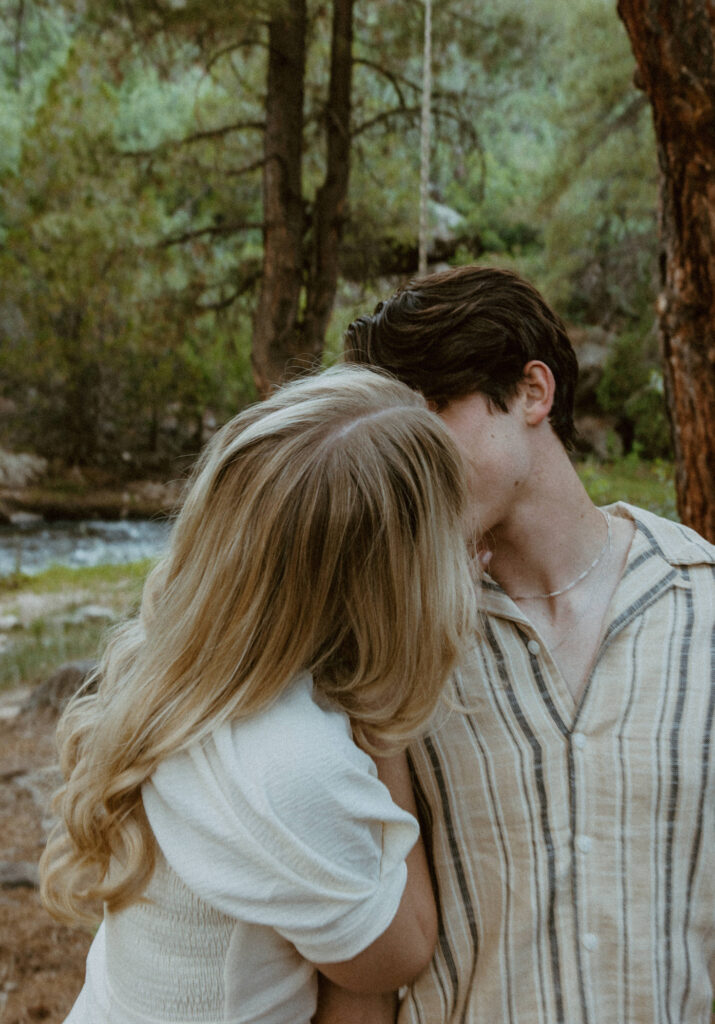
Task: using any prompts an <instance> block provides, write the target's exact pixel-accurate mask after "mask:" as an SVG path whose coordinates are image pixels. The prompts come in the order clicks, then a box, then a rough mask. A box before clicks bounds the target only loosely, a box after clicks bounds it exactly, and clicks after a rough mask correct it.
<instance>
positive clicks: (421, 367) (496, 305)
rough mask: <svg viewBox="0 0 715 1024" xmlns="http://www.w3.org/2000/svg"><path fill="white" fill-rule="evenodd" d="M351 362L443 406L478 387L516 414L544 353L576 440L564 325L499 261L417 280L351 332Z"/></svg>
mask: <svg viewBox="0 0 715 1024" xmlns="http://www.w3.org/2000/svg"><path fill="white" fill-rule="evenodd" d="M344 344H345V359H346V360H347V361H348V362H353V363H361V364H364V365H368V366H378V367H382V368H383V369H385V370H388V371H389V372H390V373H392V374H394V375H395V376H396V377H398V378H399V379H400V380H402V381H404V382H405V383H406V384H409V385H410V387H412V388H414V389H415V390H417V391H420V392H422V394H423V395H424V396H425V398H427V399H430V400H431V401H433V402H434V403H435V404H436V406H437V408H438V409H440V408H444V406H445V405H446V404H447V403H448V402H449V401H450V400H451V399H454V398H462V397H464V396H465V395H469V394H474V393H475V392H479V393H480V394H483V395H485V396H486V398H487V399H488V400H489V403H490V405H492V406H494V407H496V408H497V409H500V410H501V411H502V412H507V411H508V405H509V401H510V400H511V399H512V398H513V397H514V395H515V394H516V391H517V388H518V386H519V382H520V381H521V380H522V378H523V373H524V366H525V365H526V364H527V363H528V362H529V361H530V360H532V359H539V360H541V361H542V362H544V363H546V365H547V366H548V367H549V368H550V369H551V371H552V373H553V375H554V379H555V381H556V390H555V395H554V403H553V407H552V409H551V413H550V415H549V420H550V423H551V426H552V427H553V429H554V431H555V433H556V434H557V436H558V437H559V438H560V440H561V442H562V444H563V445H564V446H565V447H566V448H567V449H571V448H573V445H574V437H575V433H576V430H575V427H574V422H573V401H574V390H575V387H576V379H577V376H578V364H577V362H576V355H575V353H574V350H573V348H572V346H571V342H570V341H569V339H568V336H567V334H566V328H565V327H564V325H563V323H562V321H561V320H560V319H559V317H558V316H557V315H556V314H555V313H554V312H553V310H551V309H549V307H548V306H547V304H546V302H545V301H544V299H543V298H542V297H541V295H540V294H539V292H538V291H537V290H536V289H535V288H534V287H533V286H532V285H530V284H529V283H528V282H527V281H524V280H523V278H521V277H519V276H518V275H517V274H514V273H512V272H511V271H508V270H498V269H496V268H493V267H473V266H472V267H458V268H456V269H454V270H446V271H443V272H441V273H437V274H431V275H430V276H429V277H424V278H421V279H420V280H415V281H411V282H410V283H409V284H407V285H405V286H403V287H402V288H400V289H398V291H397V292H395V294H394V295H393V296H392V297H391V298H389V299H388V300H387V301H386V302H380V303H378V305H377V306H376V307H375V312H374V313H373V314H372V316H361V317H358V319H357V320H354V321H353V323H351V324H350V326H349V327H348V329H347V331H346V333H345V339H344Z"/></svg>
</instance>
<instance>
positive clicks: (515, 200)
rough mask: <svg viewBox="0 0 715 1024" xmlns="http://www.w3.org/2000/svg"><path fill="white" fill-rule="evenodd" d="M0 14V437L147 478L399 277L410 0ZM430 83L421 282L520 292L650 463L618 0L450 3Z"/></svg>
mask: <svg viewBox="0 0 715 1024" xmlns="http://www.w3.org/2000/svg"><path fill="white" fill-rule="evenodd" d="M341 6H342V8H343V9H344V10H349V14H350V19H351V29H352V62H350V61H348V62H347V64H348V73H347V75H346V73H345V72H346V62H345V60H343V61H342V64H341V62H340V53H339V50H338V52H337V59H336V45H335V40H333V45H332V46H331V33H332V32H333V29H334V21H333V14H334V10H335V13H337V12H338V9H339V8H340V7H341ZM0 8H1V9H2V18H1V20H0V33H1V34H2V38H1V39H0V55H1V60H0V90H1V91H2V97H1V101H0V281H1V282H2V285H1V293H0V447H7V448H11V449H15V450H30V451H35V452H37V453H40V454H42V455H43V456H45V457H46V458H48V459H49V460H50V467H51V469H52V471H53V472H55V473H56V475H57V476H62V475H63V474H66V471H67V469H68V467H73V466H74V467H81V469H82V472H83V473H84V474H85V476H87V475H88V474H89V476H91V474H92V472H94V473H100V474H101V473H102V472H103V473H105V474H109V475H111V476H112V477H113V478H114V479H116V480H121V479H130V478H136V477H140V476H150V475H153V476H163V477H165V478H166V477H168V476H170V475H171V474H173V473H175V472H176V467H177V464H178V465H181V464H182V462H183V464H186V462H187V461H188V460H190V459H191V457H193V455H194V454H195V453H196V451H197V450H198V448H199V447H200V445H201V443H202V442H203V441H204V440H205V439H206V437H207V436H208V434H210V432H211V431H212V430H213V429H214V428H215V426H216V424H218V423H221V422H223V421H224V420H225V419H227V418H228V417H229V416H231V415H233V414H234V413H235V412H236V411H237V410H238V409H239V408H240V407H241V406H242V405H244V404H245V403H247V402H249V401H251V400H253V399H254V398H255V397H256V395H257V394H259V393H260V392H261V391H262V390H264V389H265V387H266V386H268V385H269V384H270V380H271V375H272V374H273V377H275V375H276V372H277V371H276V369H275V366H273V367H272V366H271V358H273V359H274V361H275V358H276V351H277V353H278V356H277V358H278V360H279V363H280V364H281V365H282V366H283V367H285V365H286V361H287V362H288V365H289V369H291V367H292V369H293V370H299V369H303V368H305V367H306V366H307V365H309V363H310V362H311V361H315V360H322V362H323V363H324V364H327V363H330V362H332V361H334V360H335V359H336V358H338V356H339V351H340V346H341V335H342V332H343V330H344V328H345V327H346V325H347V324H348V323H349V321H350V320H351V319H352V318H353V317H354V316H355V315H357V314H359V313H363V312H366V311H369V310H371V309H372V307H373V305H374V303H375V301H376V300H377V299H378V298H380V297H384V295H385V294H387V293H389V292H390V291H391V290H392V289H393V287H394V286H395V285H396V284H397V283H399V282H400V281H402V280H404V279H405V278H407V277H409V276H410V275H412V274H414V273H415V272H416V270H417V225H418V214H419V180H420V105H421V89H422V32H423V18H424V5H423V3H422V2H421V0H419V2H418V0H394V2H391V3H390V4H385V3H379V2H375V0H361V2H359V3H355V4H353V3H348V4H345V3H343V4H342V5H341V4H339V3H334V4H328V3H319V2H313V0H309V2H308V3H307V5H306V4H305V3H304V2H303V0H300V2H294V3H291V4H290V5H288V6H286V5H285V4H283V5H281V3H280V0H278V2H272V0H264V2H262V3H261V2H259V3H251V4H243V3H240V2H233V3H228V2H225V3H221V2H216V3H214V4H212V5H210V6H209V5H206V4H204V3H203V2H201V0H198V2H197V0H163V2H158V0H157V2H154V3H139V2H136V0H126V2H123V3H121V4H117V3H110V2H102V0H98V2H96V3H93V4H91V5H88V4H84V3H79V2H71V0H66V2H62V0H1V2H0ZM281 10H282V15H283V37H282V39H281V38H278V36H276V35H275V31H276V23H277V20H278V19H277V17H276V12H279V13H281ZM272 33H273V35H272ZM269 40H270V42H271V47H270V49H269V46H268V43H269ZM276 47H278V48H279V50H280V49H281V48H282V50H281V52H280V53H279V58H280V59H279V60H278V61H276V60H271V59H270V57H269V55H270V54H274V55H275V53H276ZM301 48H303V53H302V54H301ZM331 53H332V56H333V61H332V65H331ZM303 57H304V58H305V60H304V72H303V65H302V64H301V60H302V58H303ZM336 60H337V62H336ZM432 67H433V98H432V140H431V171H430V188H429V207H428V213H429V222H430V245H429V258H430V263H431V265H432V266H435V265H444V264H452V265H458V264H464V263H470V262H475V261H478V262H482V263H491V264H496V265H500V266H507V267H513V268H515V269H517V270H518V271H519V272H521V273H522V274H524V275H525V276H526V277H527V278H529V279H530V280H532V281H533V282H534V283H535V284H536V285H537V286H538V287H539V288H540V289H542V291H543V292H544V293H545V295H546V297H547V298H548V300H549V301H550V302H551V303H552V304H553V305H554V306H555V307H556V308H557V310H558V311H559V312H560V313H561V315H562V316H563V317H564V318H565V319H566V320H567V322H568V324H569V326H570V328H571V331H572V334H573V336H574V340H575V342H576V343H577V348H578V349H579V355H580V357H581V361H582V364H584V363H585V364H586V369H587V372H586V384H587V385H588V387H587V388H584V389H582V393H581V396H580V398H581V404H580V409H579V415H580V417H581V422H582V425H585V426H586V428H587V429H586V430H585V431H584V433H585V436H586V435H588V436H586V441H585V447H590V448H592V449H593V448H594V446H595V449H596V451H597V452H598V453H599V454H600V456H601V457H609V456H617V455H619V454H628V453H629V452H630V453H632V456H631V457H633V454H635V456H638V457H640V458H643V459H650V460H652V459H669V458H670V457H671V455H672V448H671V439H670V429H669V424H668V420H667V413H666V408H665V401H664V396H663V375H662V369H661V362H660V358H659V353H658V340H657V333H656V330H655V307H654V304H655V298H656V294H657V290H658V282H657V279H656V275H657V258H656V257H657V245H658V243H657V201H658V187H657V158H656V149H655V142H654V138H653V127H652V114H651V111H650V109H649V105H648V101H647V98H646V96H645V95H644V93H643V92H642V91H639V90H638V89H636V87H635V86H634V69H635V61H634V58H633V55H632V52H631V49H630V45H629V42H628V37H627V35H626V31H625V29H624V27H623V25H622V23H621V22H620V21H619V18H618V15H617V12H616V7H615V3H614V2H612V0H570V2H569V3H568V4H563V3H559V2H557V0H531V2H529V3H528V4H525V3H523V2H521V0H484V2H482V3H480V4H479V5H478V6H475V5H474V4H473V3H469V2H467V0H443V2H442V3H440V4H437V5H436V6H435V9H434V12H433V28H432ZM280 75H282V76H283V78H282V79H281V78H280ZM271 76H273V78H271ZM276 76H279V77H278V78H277V77H276ZM341 90H342V91H341ZM276 96H277V97H278V105H276ZM271 104H273V105H272V106H271ZM346 115H347V120H346ZM341 119H342V121H341ZM345 123H347V124H349V132H346V131H345V130H344V125H345ZM271 132H272V133H273V136H274V142H275V145H276V147H278V148H279V149H281V157H280V167H279V171H280V173H278V172H277V173H276V175H274V183H275V188H274V195H273V197H271V194H270V181H269V182H268V187H267V185H266V182H267V178H269V177H270V176H269V175H267V173H266V158H265V153H266V146H265V142H266V136H267V134H269V133H271ZM271 203H274V204H278V205H279V206H280V211H279V212H280V213H281V217H280V218H278V219H276V217H275V216H273V215H272V212H271V206H270V204H271ZM281 204H282V206H281ZM326 224H327V227H326ZM276 225H278V227H276ZM269 246H270V247H272V249H271V251H272V252H274V253H276V254H277V255H276V258H275V259H272V260H269V261H268V262H266V259H265V256H266V247H269ZM338 266H339V274H338ZM266 267H268V268H269V272H268V273H267V272H266ZM271 274H272V275H273V277H274V278H276V279H274V280H272V281H270V280H267V279H268V278H269V277H270V276H271ZM331 274H332V275H333V277H334V280H332V281H331V280H330V277H331ZM281 275H282V276H281ZM331 289H332V291H334V293H335V295H334V303H333V295H332V291H331ZM281 318H282V319H281ZM267 333H268V334H271V333H272V339H273V354H272V356H271V353H270V352H269V353H268V356H267V355H266V352H267V347H266V346H267V342H266V334H267ZM277 335H282V338H283V343H284V350H281V348H280V345H278V346H277V347H276V345H275V339H276V336H277ZM296 339H297V340H296ZM269 342H270V339H269ZM268 348H269V349H270V344H268ZM295 352H299V353H301V354H300V356H299V357H298V358H297V359H296V358H293V359H292V363H291V353H295ZM594 423H595V424H596V425H597V430H596V432H595V433H594V432H593V430H591V433H590V434H589V429H590V428H592V427H593V425H594ZM177 460H179V462H178V463H177Z"/></svg>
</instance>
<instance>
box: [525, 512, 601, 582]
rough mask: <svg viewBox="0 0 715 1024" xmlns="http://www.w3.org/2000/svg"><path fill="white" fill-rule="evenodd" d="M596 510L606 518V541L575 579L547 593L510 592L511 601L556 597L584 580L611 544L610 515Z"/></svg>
mask: <svg viewBox="0 0 715 1024" xmlns="http://www.w3.org/2000/svg"><path fill="white" fill-rule="evenodd" d="M598 511H599V512H600V513H601V515H602V516H603V518H604V519H605V520H606V543H605V544H604V545H603V547H602V548H601V550H600V551H599V552H598V554H597V555H596V557H595V558H594V560H593V561H592V562H591V564H590V565H589V566H587V567H586V568H585V569H584V570H583V572H582V573H579V575H578V576H577V577H576V579H573V580H571V582H570V583H567V584H566V586H565V587H560V588H559V589H558V590H550V591H549V593H548V594H517V595H516V596H515V595H513V594H512V595H511V599H512V601H537V600H542V599H544V598H547V597H558V596H559V594H565V593H566V591H567V590H571V589H572V588H573V587H575V586H576V584H577V583H580V582H581V580H585V579H586V577H587V576H588V574H589V573H591V572H593V570H594V569H595V568H596V566H597V565H598V563H599V562H600V561H601V559H602V558H603V556H604V555H605V554H606V552H607V551H608V549H609V548H610V546H611V517H610V516H609V514H608V512H604V510H603V509H602V508H599V510H598Z"/></svg>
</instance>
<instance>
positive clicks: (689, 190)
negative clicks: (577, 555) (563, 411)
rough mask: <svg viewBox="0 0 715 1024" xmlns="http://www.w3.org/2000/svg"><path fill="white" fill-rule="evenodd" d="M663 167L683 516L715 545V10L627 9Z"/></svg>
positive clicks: (677, 2)
mask: <svg viewBox="0 0 715 1024" xmlns="http://www.w3.org/2000/svg"><path fill="white" fill-rule="evenodd" d="M618 13H619V15H620V16H621V19H622V20H623V22H624V24H625V26H626V29H627V31H628V34H629V36H630V40H631V46H632V48H633V52H634V54H635V58H636V62H637V65H638V80H639V81H638V84H639V85H640V86H642V88H643V89H645V92H646V94H647V95H648V98H649V99H650V103H651V107H652V110H653V119H654V125H655V133H656V140H657V146H658V160H659V166H660V237H661V254H660V268H661V293H660V295H659V297H658V303H657V308H658V316H659V328H660V337H661V343H662V350H663V359H664V371H665V381H666V391H667V395H668V403H669V407H670V412H671V419H672V424H673V438H674V444H675V455H676V488H677V494H678V510H679V513H680V517H681V519H682V520H683V522H684V523H686V524H687V525H689V526H692V527H694V529H696V530H697V531H698V532H699V533H701V534H703V536H705V537H707V538H708V539H709V540H710V541H713V542H715V53H714V48H715V5H714V4H713V2H712V0H618Z"/></svg>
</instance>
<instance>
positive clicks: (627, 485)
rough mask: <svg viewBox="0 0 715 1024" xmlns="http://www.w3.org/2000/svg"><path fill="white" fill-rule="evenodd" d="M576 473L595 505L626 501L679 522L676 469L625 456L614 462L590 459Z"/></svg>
mask: <svg viewBox="0 0 715 1024" xmlns="http://www.w3.org/2000/svg"><path fill="white" fill-rule="evenodd" d="M576 471H577V473H578V475H579V476H580V478H581V481H582V483H583V485H584V487H585V488H586V490H587V491H588V494H589V497H590V498H591V500H592V501H593V502H594V503H595V504H596V505H609V504H611V503H612V502H614V501H626V502H628V504H630V505H638V506H640V508H644V509H647V510H648V511H649V512H655V513H656V514H657V515H660V516H665V518H666V519H672V520H674V521H675V522H678V511H677V505H676V498H675V480H674V471H673V466H672V465H671V463H669V462H663V461H662V460H660V459H656V460H654V461H652V462H646V461H645V460H643V459H639V458H638V457H637V456H635V455H626V456H625V457H624V458H622V459H618V460H615V461H613V462H596V461H593V460H590V459H587V460H586V461H584V462H579V463H576Z"/></svg>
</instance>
